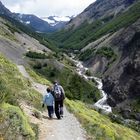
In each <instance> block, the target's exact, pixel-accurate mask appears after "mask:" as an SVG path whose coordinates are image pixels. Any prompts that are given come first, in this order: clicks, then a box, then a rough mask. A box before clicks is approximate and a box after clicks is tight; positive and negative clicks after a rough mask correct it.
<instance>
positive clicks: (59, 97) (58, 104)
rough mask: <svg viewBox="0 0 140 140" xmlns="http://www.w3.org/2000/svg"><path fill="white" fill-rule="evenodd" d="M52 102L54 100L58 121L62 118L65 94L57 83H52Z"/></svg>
mask: <svg viewBox="0 0 140 140" xmlns="http://www.w3.org/2000/svg"><path fill="white" fill-rule="evenodd" d="M52 91H53V95H54V100H55V114H56V117H57V118H58V119H61V118H62V117H63V102H64V99H65V92H64V89H63V87H62V86H61V85H59V84H58V82H57V81H55V82H54V86H53V88H52Z"/></svg>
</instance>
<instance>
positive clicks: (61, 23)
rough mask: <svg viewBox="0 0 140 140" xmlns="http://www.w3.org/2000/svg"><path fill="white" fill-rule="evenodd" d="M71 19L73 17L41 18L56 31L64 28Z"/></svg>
mask: <svg viewBox="0 0 140 140" xmlns="http://www.w3.org/2000/svg"><path fill="white" fill-rule="evenodd" d="M72 18H73V16H71V17H70V16H65V17H60V16H49V17H42V18H41V19H43V20H45V21H47V22H48V23H49V24H50V25H51V26H53V28H55V29H56V30H60V29H62V28H64V27H65V26H66V24H67V23H68V22H69V21H70V20H71V19H72Z"/></svg>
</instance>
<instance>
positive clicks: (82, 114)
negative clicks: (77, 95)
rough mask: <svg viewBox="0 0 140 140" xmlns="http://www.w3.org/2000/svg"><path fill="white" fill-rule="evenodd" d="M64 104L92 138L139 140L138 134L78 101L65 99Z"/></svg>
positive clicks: (99, 139) (139, 135)
mask: <svg viewBox="0 0 140 140" xmlns="http://www.w3.org/2000/svg"><path fill="white" fill-rule="evenodd" d="M66 105H67V107H68V109H69V110H70V111H72V112H73V113H74V114H75V115H76V117H78V119H79V120H80V122H81V124H82V125H83V127H84V128H85V129H86V131H87V132H88V134H89V135H90V139H93V140H95V139H96V140H139V139H140V134H138V133H137V132H135V131H133V130H131V129H129V128H127V127H125V126H122V125H120V124H117V123H112V122H111V121H110V119H109V118H108V117H106V116H103V115H101V114H99V113H98V112H96V111H94V110H93V109H90V108H89V107H88V106H86V105H85V104H83V103H82V102H79V101H72V100H66Z"/></svg>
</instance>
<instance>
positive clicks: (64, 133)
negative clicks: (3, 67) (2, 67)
mask: <svg viewBox="0 0 140 140" xmlns="http://www.w3.org/2000/svg"><path fill="white" fill-rule="evenodd" d="M18 69H19V71H20V72H21V74H22V75H23V76H24V77H26V78H28V79H29V80H30V81H31V82H32V87H33V88H34V89H35V90H37V91H39V92H40V93H41V94H43V93H44V92H45V89H46V86H45V85H42V84H39V83H36V82H34V81H33V79H32V78H31V77H30V76H29V74H28V73H27V71H26V70H25V68H24V66H22V65H18ZM21 107H22V108H23V110H24V111H25V112H26V114H27V115H28V116H29V118H30V120H31V122H34V123H36V124H38V125H39V131H40V134H39V140H86V133H85V131H84V130H83V129H82V127H81V125H80V123H79V122H78V120H77V119H76V118H75V117H74V115H73V114H71V113H69V112H68V111H67V109H66V108H65V107H64V118H63V119H61V120H57V118H56V117H55V116H54V119H52V120H49V119H48V117H47V112H44V113H43V118H42V119H41V120H39V119H37V118H35V117H33V116H32V110H33V108H32V107H29V106H27V105H26V104H25V103H21Z"/></svg>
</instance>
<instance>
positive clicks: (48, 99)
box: [43, 92, 54, 106]
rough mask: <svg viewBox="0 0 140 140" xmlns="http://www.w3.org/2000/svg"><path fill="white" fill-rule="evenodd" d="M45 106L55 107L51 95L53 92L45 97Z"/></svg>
mask: <svg viewBox="0 0 140 140" xmlns="http://www.w3.org/2000/svg"><path fill="white" fill-rule="evenodd" d="M43 104H45V105H47V106H53V104H54V97H53V95H52V94H51V92H49V93H48V92H47V93H45V95H44V97H43Z"/></svg>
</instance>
